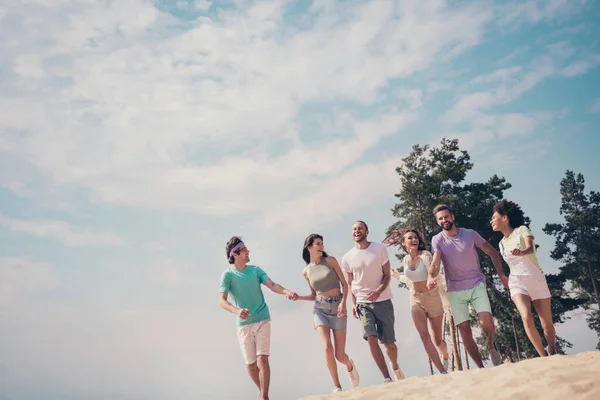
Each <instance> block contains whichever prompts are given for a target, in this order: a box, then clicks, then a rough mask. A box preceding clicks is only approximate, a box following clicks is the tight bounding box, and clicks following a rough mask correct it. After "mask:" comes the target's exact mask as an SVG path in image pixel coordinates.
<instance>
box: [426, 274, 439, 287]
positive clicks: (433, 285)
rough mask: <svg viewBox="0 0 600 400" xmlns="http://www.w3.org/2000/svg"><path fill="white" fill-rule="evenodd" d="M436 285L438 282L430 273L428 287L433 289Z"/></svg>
mask: <svg viewBox="0 0 600 400" xmlns="http://www.w3.org/2000/svg"><path fill="white" fill-rule="evenodd" d="M436 286H437V282H436V281H435V278H434V277H433V276H431V275H429V276H428V277H427V289H429V290H433V289H434V288H435V287H436Z"/></svg>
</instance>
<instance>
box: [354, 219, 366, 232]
mask: <svg viewBox="0 0 600 400" xmlns="http://www.w3.org/2000/svg"><path fill="white" fill-rule="evenodd" d="M357 222H358V223H361V224H363V225H364V226H365V231H367V232H368V231H369V226H368V225H367V223H366V222H365V221H361V220H360V219H359V220H358V221H355V222H354V223H357Z"/></svg>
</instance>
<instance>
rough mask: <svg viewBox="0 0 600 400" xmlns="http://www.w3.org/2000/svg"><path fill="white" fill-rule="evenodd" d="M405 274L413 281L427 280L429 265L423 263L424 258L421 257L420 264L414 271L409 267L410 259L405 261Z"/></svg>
mask: <svg viewBox="0 0 600 400" xmlns="http://www.w3.org/2000/svg"><path fill="white" fill-rule="evenodd" d="M405 264H406V265H405V267H404V275H405V276H406V277H407V278H408V279H410V280H411V281H413V282H425V281H426V280H427V276H428V273H427V267H426V266H425V264H423V260H422V259H421V258H420V257H419V265H417V268H416V269H415V270H414V271H413V270H412V269H410V268H409V267H408V265H409V263H408V261H407V262H405Z"/></svg>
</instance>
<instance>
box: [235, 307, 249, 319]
mask: <svg viewBox="0 0 600 400" xmlns="http://www.w3.org/2000/svg"><path fill="white" fill-rule="evenodd" d="M235 314H236V315H237V316H238V317H240V318H241V319H246V318H248V316H249V315H250V310H248V309H247V308H238V309H237V310H236V312H235Z"/></svg>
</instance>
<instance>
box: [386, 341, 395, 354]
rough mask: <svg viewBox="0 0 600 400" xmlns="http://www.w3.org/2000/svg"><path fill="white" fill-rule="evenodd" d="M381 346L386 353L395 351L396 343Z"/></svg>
mask: <svg viewBox="0 0 600 400" xmlns="http://www.w3.org/2000/svg"><path fill="white" fill-rule="evenodd" d="M383 346H384V347H385V350H386V351H387V352H388V353H389V352H393V351H396V350H397V347H396V343H384V344H383Z"/></svg>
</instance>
